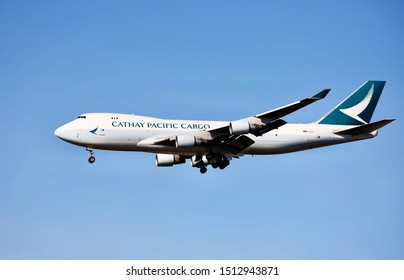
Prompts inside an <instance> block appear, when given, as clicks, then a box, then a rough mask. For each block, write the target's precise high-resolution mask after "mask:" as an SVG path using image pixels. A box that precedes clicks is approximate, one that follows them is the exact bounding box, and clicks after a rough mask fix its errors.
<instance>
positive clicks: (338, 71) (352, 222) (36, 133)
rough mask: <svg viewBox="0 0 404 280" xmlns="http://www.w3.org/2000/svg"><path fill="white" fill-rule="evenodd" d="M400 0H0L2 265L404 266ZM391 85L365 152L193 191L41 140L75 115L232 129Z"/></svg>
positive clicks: (190, 178)
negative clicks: (388, 262)
mask: <svg viewBox="0 0 404 280" xmlns="http://www.w3.org/2000/svg"><path fill="white" fill-rule="evenodd" d="M403 12H404V4H403V3H402V2H401V1H332V2H331V1H330V2H329V1H1V2H0V38H1V44H0V93H1V95H0V98H1V104H2V105H3V106H2V110H1V112H0V114H1V118H0V122H1V127H2V137H1V138H0V141H1V144H2V148H3V149H2V156H1V157H0V164H1V170H2V171H1V174H2V175H1V176H0V229H1V230H0V259H403V258H404V238H403V236H404V224H403V218H404V204H403V202H402V199H403V197H404V189H403V161H402V156H403V154H402V138H403V136H404V135H403V123H402V119H403V118H404V115H403V101H404V97H403V96H404V95H403V88H404V80H403V76H404V69H403V63H404V52H403V50H404V35H403V34H404V33H403V26H404V17H403V16H402V14H403ZM368 79H377V80H386V81H387V84H386V86H385V89H384V91H383V94H382V96H381V99H380V101H379V105H378V107H377V108H376V111H375V114H374V116H373V120H379V119H383V118H387V117H394V118H397V120H396V121H395V122H393V123H392V124H390V125H388V126H387V127H385V128H383V129H382V130H381V131H380V132H379V136H378V137H376V138H374V139H372V140H367V141H361V142H356V143H350V144H345V145H340V146H334V147H328V148H322V149H317V150H311V151H307V152H301V153H294V154H287V155H279V156H262V157H259V156H257V157H248V156H246V157H243V158H242V159H240V160H236V161H233V162H232V165H231V167H230V168H228V169H226V170H224V171H219V170H209V171H208V173H207V174H205V175H201V174H199V171H198V170H197V169H192V168H191V167H190V166H189V165H188V164H186V165H181V166H176V167H173V168H157V167H155V163H154V155H152V154H146V153H129V152H108V151H96V154H95V155H96V157H97V162H96V163H95V164H94V165H90V164H88V162H87V157H88V154H87V152H86V151H85V150H84V149H83V148H80V147H76V146H72V145H69V144H67V143H65V142H63V141H61V140H59V139H57V138H56V137H55V136H54V135H53V131H54V130H55V129H56V128H57V127H58V126H60V125H62V124H64V123H66V122H68V121H70V120H72V119H73V118H75V117H77V116H78V115H79V114H82V113H86V112H120V113H135V114H139V115H148V116H156V117H161V118H177V119H206V120H235V119H240V118H244V117H247V116H250V115H253V114H256V113H260V112H263V111H266V110H269V109H273V108H276V107H278V106H282V105H285V104H287V103H290V102H294V101H296V100H299V99H301V98H304V97H307V96H312V95H313V94H315V93H317V92H318V91H320V90H322V89H324V88H331V89H332V91H331V93H330V94H329V96H327V98H326V99H324V100H322V101H319V102H317V103H315V104H313V105H310V106H309V107H306V108H304V109H302V110H301V111H298V112H296V113H294V114H292V115H290V116H288V117H286V118H285V120H286V121H288V122H311V121H315V120H318V119H319V118H320V117H321V116H322V115H324V114H325V113H327V112H328V111H329V110H330V109H331V108H332V107H334V106H335V105H336V104H338V103H339V102H340V101H341V100H342V99H343V98H345V97H346V96H347V95H348V94H349V93H351V92H352V91H353V90H355V89H356V88H357V87H359V86H360V85H361V84H362V83H364V82H365V81H366V80H368Z"/></svg>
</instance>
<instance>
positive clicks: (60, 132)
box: [55, 126, 66, 139]
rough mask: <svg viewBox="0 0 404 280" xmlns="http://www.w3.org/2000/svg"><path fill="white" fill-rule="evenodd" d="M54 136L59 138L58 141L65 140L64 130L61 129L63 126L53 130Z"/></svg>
mask: <svg viewBox="0 0 404 280" xmlns="http://www.w3.org/2000/svg"><path fill="white" fill-rule="evenodd" d="M55 136H57V137H59V138H60V139H65V138H66V130H65V129H63V126H61V127H58V128H57V129H56V130H55Z"/></svg>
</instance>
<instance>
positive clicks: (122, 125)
mask: <svg viewBox="0 0 404 280" xmlns="http://www.w3.org/2000/svg"><path fill="white" fill-rule="evenodd" d="M228 124H229V122H219V121H191V120H166V119H158V118H151V117H144V116H137V115H128V114H114V113H90V114H84V115H82V116H80V117H79V118H77V119H75V120H73V121H71V122H69V123H67V124H65V125H63V126H61V127H59V128H58V129H57V130H56V131H55V134H56V135H57V136H58V137H59V138H61V139H63V140H65V141H67V142H69V143H72V144H75V145H79V146H83V147H86V148H90V149H102V150H119V151H143V152H152V153H165V154H177V155H183V156H193V155H205V154H208V153H210V152H212V151H210V150H209V149H208V148H207V147H205V146H203V145H196V146H195V147H192V148H177V147H175V146H172V145H156V144H153V145H148V144H147V143H148V142H147V139H155V138H158V137H170V136H173V135H181V134H186V133H190V132H197V131H203V130H211V129H215V128H218V127H222V126H225V125H228ZM352 127H353V126H352ZM347 128H349V126H340V125H325V124H317V123H309V124H285V125H283V126H281V127H279V128H278V129H274V130H272V131H269V132H268V133H266V134H264V135H263V136H258V137H257V136H254V135H252V134H248V135H247V136H248V137H249V138H251V139H252V140H253V141H254V142H255V143H254V144H252V145H251V146H249V147H248V148H246V149H245V150H243V151H241V152H240V153H239V154H238V155H242V154H251V155H270V154H281V153H289V152H296V151H301V150H307V149H312V148H318V147H323V146H329V145H334V144H340V143H346V142H351V141H356V140H362V139H367V138H372V137H374V136H376V134H377V132H372V133H369V134H365V135H358V136H340V135H336V134H334V132H336V131H338V130H342V129H347ZM213 152H217V153H223V154H225V155H226V153H227V152H223V151H220V150H216V151H213ZM227 155H229V156H230V155H233V154H228V153H227Z"/></svg>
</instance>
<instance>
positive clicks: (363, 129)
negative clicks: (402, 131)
mask: <svg viewBox="0 0 404 280" xmlns="http://www.w3.org/2000/svg"><path fill="white" fill-rule="evenodd" d="M394 120H395V119H385V120H381V121H377V122H374V123H369V124H365V125H361V126H357V127H354V128H350V129H345V130H342V131H338V132H334V133H335V134H338V135H341V136H355V135H361V134H369V133H371V132H373V131H375V130H378V129H379V128H382V127H383V126H385V125H387V124H389V123H391V122H392V121H394Z"/></svg>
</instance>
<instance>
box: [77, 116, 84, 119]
mask: <svg viewBox="0 0 404 280" xmlns="http://www.w3.org/2000/svg"><path fill="white" fill-rule="evenodd" d="M77 118H78V119H85V118H86V116H78V117H77Z"/></svg>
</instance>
